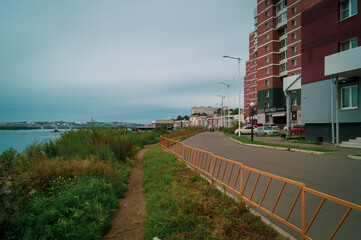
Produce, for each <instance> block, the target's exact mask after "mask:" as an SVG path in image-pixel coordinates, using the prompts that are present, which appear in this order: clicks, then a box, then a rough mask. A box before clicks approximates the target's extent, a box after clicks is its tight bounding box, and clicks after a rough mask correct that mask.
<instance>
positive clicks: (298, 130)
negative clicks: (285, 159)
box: [291, 124, 305, 134]
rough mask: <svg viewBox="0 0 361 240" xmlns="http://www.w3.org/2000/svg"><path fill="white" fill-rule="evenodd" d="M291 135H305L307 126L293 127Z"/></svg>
mask: <svg viewBox="0 0 361 240" xmlns="http://www.w3.org/2000/svg"><path fill="white" fill-rule="evenodd" d="M291 134H305V125H303V124H302V125H293V126H292V128H291Z"/></svg>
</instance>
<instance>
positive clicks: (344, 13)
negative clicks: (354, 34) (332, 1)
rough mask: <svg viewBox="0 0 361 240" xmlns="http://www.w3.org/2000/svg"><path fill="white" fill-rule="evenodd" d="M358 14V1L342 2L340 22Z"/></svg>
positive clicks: (347, 0) (348, 0) (346, 0)
mask: <svg viewBox="0 0 361 240" xmlns="http://www.w3.org/2000/svg"><path fill="white" fill-rule="evenodd" d="M356 14H357V0H344V1H342V2H340V21H342V20H344V19H346V18H349V17H352V16H354V15H356Z"/></svg>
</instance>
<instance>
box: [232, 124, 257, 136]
mask: <svg viewBox="0 0 361 240" xmlns="http://www.w3.org/2000/svg"><path fill="white" fill-rule="evenodd" d="M251 130H252V126H243V127H241V128H238V129H236V131H234V134H236V135H238V132H239V131H240V132H241V135H244V134H251ZM256 132H257V128H256V127H255V126H253V133H256Z"/></svg>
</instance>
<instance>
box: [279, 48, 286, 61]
mask: <svg viewBox="0 0 361 240" xmlns="http://www.w3.org/2000/svg"><path fill="white" fill-rule="evenodd" d="M286 57H287V50H286V51H283V52H281V53H280V60H283V59H285V58H286Z"/></svg>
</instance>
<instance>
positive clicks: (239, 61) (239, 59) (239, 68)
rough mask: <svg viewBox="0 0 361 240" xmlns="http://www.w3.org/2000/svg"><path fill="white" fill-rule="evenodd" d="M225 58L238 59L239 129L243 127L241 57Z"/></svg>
mask: <svg viewBox="0 0 361 240" xmlns="http://www.w3.org/2000/svg"><path fill="white" fill-rule="evenodd" d="M223 57H224V58H230V59H235V60H237V61H238V129H240V128H241V60H242V59H241V58H236V57H231V56H227V55H224V56H223ZM238 136H239V137H240V136H241V131H238Z"/></svg>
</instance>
